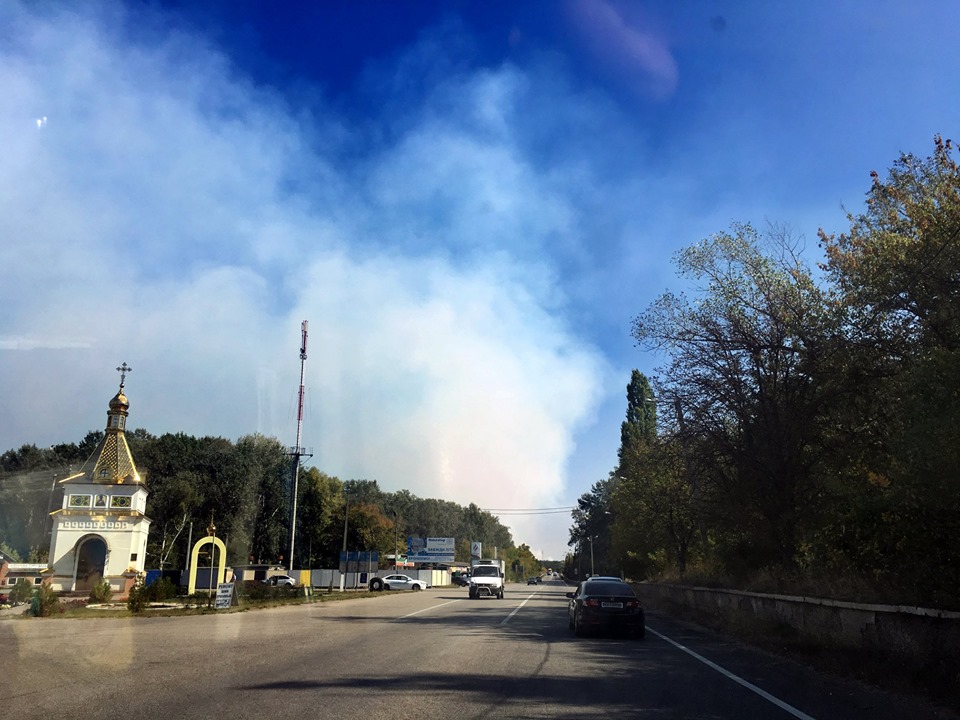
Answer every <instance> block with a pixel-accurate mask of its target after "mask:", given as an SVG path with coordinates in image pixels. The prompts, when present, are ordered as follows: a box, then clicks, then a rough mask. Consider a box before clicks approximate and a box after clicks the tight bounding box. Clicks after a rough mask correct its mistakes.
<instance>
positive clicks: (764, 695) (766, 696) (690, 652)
mask: <svg viewBox="0 0 960 720" xmlns="http://www.w3.org/2000/svg"><path fill="white" fill-rule="evenodd" d="M647 631H648V632H652V633H653V634H654V635H656V636H657V637H658V638H660V639H661V640H666V641H667V642H668V643H670V644H671V645H673V646H674V647H676V648H679V649H680V650H683V651H684V652H685V653H687V655H690V656H692V657H695V658H696V659H697V660H699V661H700V662H702V663H703V664H704V665H706V666H708V667H711V668H713V669H714V670H716V671H717V672H718V673H720V674H721V675H725V676H726V677H728V678H730V679H731V680H733V681H734V682H735V683H740V684H741V685H743V686H744V687H745V688H746V689H747V690H750V691H751V692H755V693H756V694H757V695H759V696H760V697H762V698H763V699H764V700H767V701H768V702H772V703H773V704H774V705H776V706H777V707H778V708H780V709H781V710H786V711H787V712H788V713H790V714H791V715H793V716H794V717H795V718H799V720H814V719H813V718H812V717H810V716H809V715H807V714H806V713H804V712H801V711H800V710H797V709H796V708H795V707H793V705H788V704H787V703H785V702H784V701H783V700H781V699H780V698H776V697H774V696H773V695H771V694H770V693H768V692H767V691H766V690H761V689H760V688H758V687H757V686H756V685H754V684H753V683H750V682H747V681H746V680H744V679H743V678H742V677H739V676H737V675H734V674H733V673H732V672H730V671H729V670H727V669H725V668H722V667H720V666H719V665H717V664H716V663H715V662H713V661H711V660H707V659H706V658H705V657H704V656H703V655H698V654H697V653H695V652H694V651H693V650H691V649H690V648H688V647H685V646H683V645H681V644H680V643H678V642H676V641H675V640H671V639H670V638H668V637H667V636H666V635H663V634H661V633H658V632H657V631H656V630H654V629H653V628H651V627H650V626H649V625H648V626H647Z"/></svg>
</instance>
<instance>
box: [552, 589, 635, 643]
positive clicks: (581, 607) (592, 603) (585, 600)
mask: <svg viewBox="0 0 960 720" xmlns="http://www.w3.org/2000/svg"><path fill="white" fill-rule="evenodd" d="M567 597H568V598H569V601H570V602H569V604H568V606H567V625H568V626H569V627H570V629H571V630H573V632H574V633H575V634H576V635H577V636H578V637H581V636H583V635H585V634H586V633H587V632H588V631H592V630H619V631H623V632H626V633H629V634H630V635H632V636H633V637H635V638H638V639H639V638H642V637H643V636H644V635H645V634H646V621H645V618H644V613H643V607H642V606H641V605H640V599H639V598H638V597H637V594H636V593H635V592H634V591H633V588H632V587H630V586H629V585H628V584H627V583H625V582H623V581H622V580H620V579H619V578H614V579H612V580H608V579H600V578H591V579H590V580H585V581H584V582H582V583H580V585H578V586H577V589H576V590H575V591H574V592H569V593H567Z"/></svg>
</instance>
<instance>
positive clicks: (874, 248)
mask: <svg viewBox="0 0 960 720" xmlns="http://www.w3.org/2000/svg"><path fill="white" fill-rule="evenodd" d="M871 178H872V186H871V189H870V192H869V193H868V196H867V204H866V210H865V212H863V213H862V214H859V215H852V214H851V215H848V219H849V220H850V223H851V227H850V230H849V232H847V233H845V234H841V235H839V236H832V235H827V234H826V233H823V232H821V243H822V245H823V247H824V250H825V252H826V256H827V262H826V264H825V265H824V266H823V267H824V269H825V270H826V271H827V274H828V277H829V279H830V280H831V281H832V282H833V283H834V285H835V286H836V287H837V289H838V295H839V300H840V302H841V303H842V306H843V308H844V310H845V311H846V313H847V318H848V319H847V333H848V337H849V341H850V342H849V347H848V352H847V355H846V358H845V360H846V365H847V366H848V367H849V368H850V369H851V372H853V373H856V374H857V376H858V379H859V382H858V389H859V391H860V392H859V394H858V395H857V398H856V400H857V401H856V402H855V403H852V404H850V406H849V407H848V408H846V409H845V412H844V414H843V415H841V416H840V419H841V420H842V421H843V422H837V423H835V425H837V426H838V427H843V428H846V429H847V431H846V433H845V434H844V436H843V437H842V438H841V440H842V442H838V443H837V444H838V446H841V447H842V448H843V457H844V458H845V459H846V460H847V462H846V463H845V464H844V465H843V466H842V467H839V468H838V469H837V472H836V474H837V476H838V477H840V478H842V481H843V482H842V485H841V486H840V487H839V488H838V491H837V492H836V496H837V502H835V503H834V506H835V508H836V509H835V512H834V513H833V514H832V516H831V522H830V523H828V524H825V526H824V528H823V529H822V531H821V533H820V535H821V537H823V538H824V539H825V541H824V542H823V543H820V544H819V545H817V546H815V547H814V548H813V550H814V551H815V552H816V557H817V559H818V560H820V561H821V562H832V563H835V564H844V563H846V564H849V565H851V566H852V568H853V569H854V570H855V571H856V572H858V573H859V574H861V575H864V576H869V577H874V578H877V579H878V580H880V581H882V583H883V585H884V586H886V587H895V588H896V589H897V594H898V596H899V597H919V598H930V599H932V600H933V601H934V602H944V603H947V602H950V598H951V597H953V596H955V594H956V588H957V587H960V569H958V568H960V556H958V553H957V551H956V543H955V541H953V540H952V539H951V538H956V537H957V534H958V532H960V521H958V517H960V478H958V475H957V471H956V468H957V467H958V466H960V403H958V402H957V398H958V397H960V370H958V368H960V283H958V280H957V278H958V277H960V168H958V165H957V162H956V160H955V148H954V146H953V144H952V143H951V141H950V140H946V141H944V140H943V139H942V138H940V137H939V136H938V137H936V138H935V141H934V152H933V155H932V156H930V157H927V158H919V157H916V156H914V155H912V154H903V155H901V156H900V158H899V159H898V160H897V161H896V162H895V163H894V165H893V167H892V168H891V170H890V172H889V174H888V176H887V177H886V178H881V176H880V174H879V173H876V172H874V173H871ZM836 548H840V551H839V552H838V551H837V550H836Z"/></svg>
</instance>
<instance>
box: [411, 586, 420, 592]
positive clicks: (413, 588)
mask: <svg viewBox="0 0 960 720" xmlns="http://www.w3.org/2000/svg"><path fill="white" fill-rule="evenodd" d="M410 589H411V590H413V591H414V592H417V591H419V590H420V586H419V585H414V586H413V587H411V588H410Z"/></svg>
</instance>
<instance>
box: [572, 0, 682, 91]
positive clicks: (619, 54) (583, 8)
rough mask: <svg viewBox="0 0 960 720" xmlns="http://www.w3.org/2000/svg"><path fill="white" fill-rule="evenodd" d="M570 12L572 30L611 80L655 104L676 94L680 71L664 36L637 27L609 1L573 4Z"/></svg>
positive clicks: (578, 0) (588, 0)
mask: <svg viewBox="0 0 960 720" xmlns="http://www.w3.org/2000/svg"><path fill="white" fill-rule="evenodd" d="M566 8H567V12H568V16H569V17H570V24H571V27H572V28H573V29H574V30H575V31H576V32H578V33H579V34H580V36H581V37H582V38H583V40H584V43H585V45H586V47H587V48H588V50H589V51H590V52H591V53H592V54H593V56H594V57H595V59H596V60H597V62H598V63H599V64H600V66H601V67H603V68H604V69H605V71H606V72H607V73H608V74H609V75H610V77H612V78H614V79H616V80H617V81H618V82H621V83H623V84H625V85H627V86H631V87H633V88H634V90H635V91H636V92H637V94H638V95H641V96H644V97H648V98H652V99H655V100H662V99H664V98H667V97H669V96H670V95H672V94H673V92H674V90H675V89H676V86H677V81H678V77H679V70H678V68H677V63H676V61H675V60H674V58H673V55H672V54H671V52H670V50H669V48H668V47H667V44H666V42H665V40H664V38H663V37H662V36H661V35H660V34H658V33H657V32H655V31H654V30H652V29H651V28H649V27H647V28H640V27H637V25H638V24H639V22H638V21H633V22H631V20H630V19H629V18H628V17H626V16H625V15H624V13H622V12H620V10H619V9H618V7H617V6H616V4H614V3H612V2H607V1H605V0H569V2H568V3H567V5H566Z"/></svg>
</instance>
